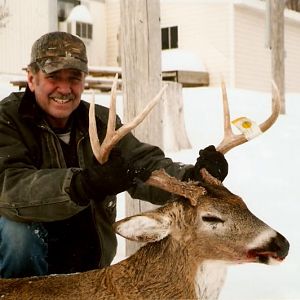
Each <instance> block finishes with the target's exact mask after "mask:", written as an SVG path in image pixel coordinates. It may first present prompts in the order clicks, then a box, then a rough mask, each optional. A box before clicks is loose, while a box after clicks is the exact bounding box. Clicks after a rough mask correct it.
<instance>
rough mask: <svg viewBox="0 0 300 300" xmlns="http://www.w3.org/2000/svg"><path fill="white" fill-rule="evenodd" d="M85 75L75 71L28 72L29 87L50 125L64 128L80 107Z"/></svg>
mask: <svg viewBox="0 0 300 300" xmlns="http://www.w3.org/2000/svg"><path fill="white" fill-rule="evenodd" d="M84 80H85V73H83V72H81V71H78V70H75V69H64V70H59V71H56V72H53V73H50V74H46V73H44V72H43V71H41V70H40V71H39V72H38V73H36V74H33V73H32V72H31V71H29V72H28V86H29V88H30V90H31V91H32V92H34V94H35V98H36V101H37V103H38V105H39V106H40V107H41V108H42V110H43V111H44V112H45V113H46V118H47V121H48V122H49V124H50V125H51V126H52V127H55V128H63V127H65V125H66V124H67V121H68V119H69V116H70V115H71V113H72V112H73V111H74V110H75V109H76V108H77V107H78V105H79V103H80V99H81V94H82V92H83V90H84Z"/></svg>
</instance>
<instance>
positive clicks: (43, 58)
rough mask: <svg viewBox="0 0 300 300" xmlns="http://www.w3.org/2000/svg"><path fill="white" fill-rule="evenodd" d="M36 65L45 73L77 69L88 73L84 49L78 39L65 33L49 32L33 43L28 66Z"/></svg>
mask: <svg viewBox="0 0 300 300" xmlns="http://www.w3.org/2000/svg"><path fill="white" fill-rule="evenodd" d="M32 63H36V64H37V65H38V66H39V68H40V69H41V70H42V71H44V72H45V73H52V72H55V71H58V70H62V69H77V70H80V71H82V72H85V73H88V60H87V55H86V48H85V45H84V43H83V42H82V40H81V39H80V38H78V37H77V36H74V35H72V34H70V33H66V32H60V31H56V32H50V33H47V34H45V35H43V36H41V37H40V38H39V39H38V40H36V41H35V42H34V44H33V45H32V49H31V61H30V64H32Z"/></svg>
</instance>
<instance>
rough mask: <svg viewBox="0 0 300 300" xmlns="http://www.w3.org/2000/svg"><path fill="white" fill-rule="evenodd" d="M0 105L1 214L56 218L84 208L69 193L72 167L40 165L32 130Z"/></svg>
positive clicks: (20, 218) (32, 218) (29, 218)
mask: <svg viewBox="0 0 300 300" xmlns="http://www.w3.org/2000/svg"><path fill="white" fill-rule="evenodd" d="M0 109H1V110H0V188H1V190H0V193H1V194H0V215H3V216H6V217H8V218H10V219H13V220H15V221H20V222H28V221H54V220H61V219H64V218H67V217H70V216H72V215H74V214H76V213H77V212H79V211H80V210H82V209H83V207H81V208H80V207H79V206H77V205H76V204H75V203H73V202H72V201H71V199H70V197H69V194H68V187H69V185H70V181H71V178H72V175H73V169H67V168H62V169H60V168H56V169H39V168H38V167H37V162H36V161H35V160H36V159H37V157H35V156H34V153H37V152H38V151H33V149H34V148H33V147H31V146H29V143H30V141H31V140H32V143H34V138H33V137H32V133H31V132H30V130H29V129H28V128H27V129H26V126H25V125H24V124H22V123H21V122H19V121H18V120H16V119H15V118H13V117H12V114H11V113H10V112H7V110H6V109H3V106H2V105H1V108H0ZM13 115H14V114H13ZM26 130H27V132H25V131H26ZM24 136H27V138H26V139H25V138H24ZM30 136H31V137H30ZM29 137H30V138H29ZM36 150H37V149H36Z"/></svg>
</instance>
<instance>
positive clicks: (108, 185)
mask: <svg viewBox="0 0 300 300" xmlns="http://www.w3.org/2000/svg"><path fill="white" fill-rule="evenodd" d="M149 176H150V172H148V171H147V170H145V169H141V168H140V169H135V168H134V167H132V166H131V165H129V163H126V162H125V160H124V159H123V158H122V156H121V155H112V154H111V155H110V158H109V160H108V161H107V162H106V163H104V164H103V165H100V164H97V165H96V166H94V167H91V168H87V169H84V170H82V171H80V172H78V173H75V174H74V175H73V177H72V180H71V184H70V197H71V199H72V200H73V201H74V202H75V203H77V204H79V205H83V206H84V205H87V204H88V203H89V201H90V199H91V198H93V199H103V198H104V197H106V196H107V195H116V194H118V193H121V192H123V191H126V190H128V189H129V188H130V187H131V186H133V185H134V184H135V183H136V180H137V179H140V180H142V181H145V180H147V179H148V177H149Z"/></svg>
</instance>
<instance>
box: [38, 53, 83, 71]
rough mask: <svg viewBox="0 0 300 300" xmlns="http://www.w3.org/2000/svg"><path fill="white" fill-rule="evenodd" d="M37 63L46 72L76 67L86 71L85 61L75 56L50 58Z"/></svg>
mask: <svg viewBox="0 0 300 300" xmlns="http://www.w3.org/2000/svg"><path fill="white" fill-rule="evenodd" d="M38 65H39V67H40V68H41V69H42V70H43V71H44V72H45V73H47V74H49V73H53V72H56V71H59V70H63V69H76V70H79V71H82V72H84V73H88V67H87V63H86V62H84V61H82V60H80V59H78V58H75V57H56V58H51V59H47V60H46V61H44V62H42V63H38Z"/></svg>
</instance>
